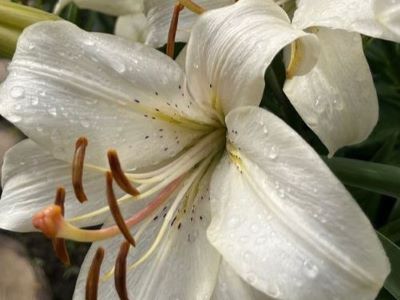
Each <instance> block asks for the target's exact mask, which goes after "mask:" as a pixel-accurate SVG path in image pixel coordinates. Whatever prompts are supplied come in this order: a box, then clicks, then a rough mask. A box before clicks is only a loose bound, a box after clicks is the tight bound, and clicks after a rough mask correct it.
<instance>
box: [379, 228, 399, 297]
mask: <svg viewBox="0 0 400 300" xmlns="http://www.w3.org/2000/svg"><path fill="white" fill-rule="evenodd" d="M377 233H378V237H379V238H380V240H381V242H382V245H383V248H384V249H385V251H386V254H387V256H388V257H389V260H390V265H391V268H392V271H391V272H390V274H389V276H388V278H386V281H385V284H384V286H385V288H386V289H387V290H388V291H389V292H390V293H391V294H392V295H393V296H394V297H395V298H396V299H397V300H399V299H400V248H399V247H398V246H397V245H396V244H394V243H393V242H392V241H391V240H389V239H388V238H387V237H385V236H384V235H383V234H382V233H380V232H379V231H378V232H377Z"/></svg>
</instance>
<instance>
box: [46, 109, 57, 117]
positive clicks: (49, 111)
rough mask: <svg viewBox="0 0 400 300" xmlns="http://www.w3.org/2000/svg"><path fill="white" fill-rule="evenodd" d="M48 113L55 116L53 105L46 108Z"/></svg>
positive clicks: (55, 111)
mask: <svg viewBox="0 0 400 300" xmlns="http://www.w3.org/2000/svg"><path fill="white" fill-rule="evenodd" d="M47 111H48V113H49V114H51V115H52V116H54V117H56V116H57V109H56V108H55V107H50V108H49V109H48V110H47Z"/></svg>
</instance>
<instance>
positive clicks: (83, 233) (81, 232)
mask: <svg viewBox="0 0 400 300" xmlns="http://www.w3.org/2000/svg"><path fill="white" fill-rule="evenodd" d="M182 180H183V177H180V178H178V179H176V180H175V181H173V182H172V183H171V184H170V185H169V186H168V187H167V188H165V189H164V190H163V191H162V192H161V193H160V194H159V195H158V196H157V197H156V198H155V199H154V200H153V201H152V202H150V203H149V204H148V205H147V206H146V207H145V208H143V209H142V210H140V211H139V212H137V213H136V214H134V215H133V216H132V217H130V218H129V219H127V220H126V221H125V224H126V226H127V227H128V228H129V227H132V226H134V225H136V224H138V223H140V222H142V221H143V220H145V219H146V218H147V217H148V216H149V215H151V214H152V213H153V212H154V211H155V210H157V208H159V207H160V206H161V205H162V204H163V203H164V202H166V201H167V200H168V199H170V197H171V196H172V195H173V194H174V192H175V190H176V189H177V188H178V187H179V185H180V183H181V182H182ZM58 227H59V229H58V231H57V234H56V237H62V238H64V239H70V240H74V241H78V242H93V241H99V240H104V239H108V238H111V237H113V236H116V235H118V234H120V229H119V228H118V226H116V225H114V226H111V227H108V228H102V229H99V230H87V229H80V228H78V227H75V226H73V225H72V224H70V223H69V222H67V221H65V220H60V224H59V225H58Z"/></svg>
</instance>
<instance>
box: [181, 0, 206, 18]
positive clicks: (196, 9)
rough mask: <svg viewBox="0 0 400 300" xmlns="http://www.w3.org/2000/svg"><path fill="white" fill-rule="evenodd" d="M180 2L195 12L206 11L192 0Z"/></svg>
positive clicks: (199, 13)
mask: <svg viewBox="0 0 400 300" xmlns="http://www.w3.org/2000/svg"><path fill="white" fill-rule="evenodd" d="M179 3H180V4H182V5H183V6H184V7H186V8H187V9H189V10H191V11H192V12H194V13H195V14H198V15H201V14H202V13H203V12H205V9H204V8H202V7H201V6H199V5H197V4H196V3H194V2H193V1H191V0H179Z"/></svg>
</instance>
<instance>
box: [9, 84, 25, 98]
mask: <svg viewBox="0 0 400 300" xmlns="http://www.w3.org/2000/svg"><path fill="white" fill-rule="evenodd" d="M10 95H11V97H13V98H14V99H21V98H23V97H24V96H25V90H24V88H23V87H21V86H14V87H12V88H11V90H10Z"/></svg>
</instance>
